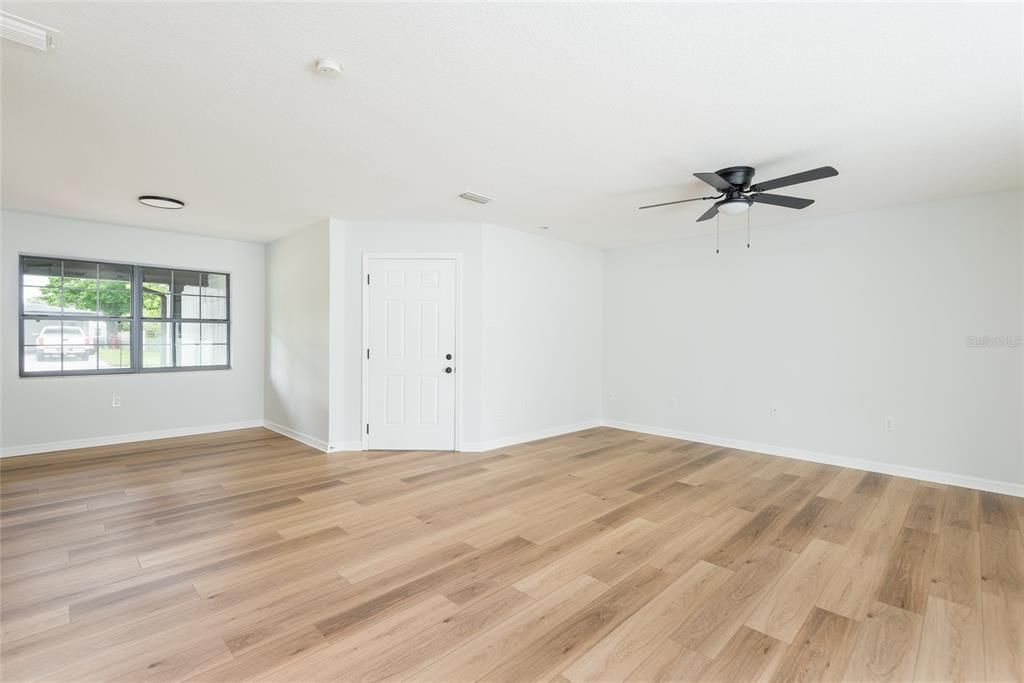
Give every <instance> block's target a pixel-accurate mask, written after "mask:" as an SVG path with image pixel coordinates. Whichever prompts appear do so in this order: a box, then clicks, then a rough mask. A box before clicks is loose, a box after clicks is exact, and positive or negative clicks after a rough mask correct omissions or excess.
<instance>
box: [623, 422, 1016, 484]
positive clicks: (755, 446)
mask: <svg viewBox="0 0 1024 683" xmlns="http://www.w3.org/2000/svg"><path fill="white" fill-rule="evenodd" d="M603 424H604V426H606V427H614V428H616V429H625V430H627V431H630V432H640V433H642V434H652V435H654V436H665V437H668V438H671V439H683V440H685V441H697V442H699V443H706V444H710V445H712V446H722V447H724V448H736V449H739V450H743V451H753V452H755V453H766V454H768V455H780V456H782V457H785V458H793V459H795V460H807V461H809V462H817V463H821V464H823V465H838V466H839V467H848V468H850V469H854V470H865V471H868V472H878V473H879V474H891V475H894V476H897V477H907V478H909V479H920V480H921V481H930V482H933V483H936V484H951V485H953V486H962V487H964V488H969V489H979V490H981V491H991V492H993V493H1005V494H1007V495H1010V496H1020V497H1024V484H1014V483H1011V482H1003V481H996V480H994V479H982V478H981V477H970V476H967V475H963V474H955V473H953V472H940V471H938V470H927V469H922V468H918V467H905V466H903V465H892V464H889V463H884V462H878V461H876V460H862V459H860V458H847V457H844V456H840V455H829V454H826V453H814V452H812V451H804V450H800V449H795V448H786V447H783V446H773V445H770V444H763V443H753V442H751V441H741V440H739V439H729V438H726V437H723V436H714V435H711V434H695V433H693V432H682V431H678V430H675V429H663V428H661V427H651V426H650V425H640V424H633V423H631V422H619V421H618V420H605V421H604V423H603Z"/></svg>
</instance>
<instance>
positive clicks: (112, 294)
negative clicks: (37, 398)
mask: <svg viewBox="0 0 1024 683" xmlns="http://www.w3.org/2000/svg"><path fill="white" fill-rule="evenodd" d="M228 280H229V276H228V275H227V274H225V273H212V272H204V271H194V270H179V269H171V268H154V267H150V266H138V265H127V264H117V263H101V262H95V261H76V260H68V259H59V258H42V257H35V256H23V257H22V258H21V374H22V375H26V376H27V375H69V374H96V373H119V372H152V371H173V370H196V369H214V368H227V367H229V366H230V319H229V309H230V306H229V293H228V292H229V286H228Z"/></svg>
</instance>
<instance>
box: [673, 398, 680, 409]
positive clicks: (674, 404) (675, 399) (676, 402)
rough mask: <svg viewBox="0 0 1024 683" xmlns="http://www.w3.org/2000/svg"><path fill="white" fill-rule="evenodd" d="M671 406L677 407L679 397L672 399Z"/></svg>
mask: <svg viewBox="0 0 1024 683" xmlns="http://www.w3.org/2000/svg"><path fill="white" fill-rule="evenodd" d="M672 407H673V408H678V407H679V399H678V398H674V399H672Z"/></svg>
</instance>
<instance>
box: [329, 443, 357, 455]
mask: <svg viewBox="0 0 1024 683" xmlns="http://www.w3.org/2000/svg"><path fill="white" fill-rule="evenodd" d="M361 450H363V442H362V441H342V442H341V443H339V444H337V445H332V446H328V447H327V452H328V453H341V452H343V451H361Z"/></svg>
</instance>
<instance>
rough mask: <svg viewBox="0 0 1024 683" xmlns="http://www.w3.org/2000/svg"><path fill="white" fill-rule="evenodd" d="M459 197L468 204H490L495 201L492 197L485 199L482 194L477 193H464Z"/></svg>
mask: <svg viewBox="0 0 1024 683" xmlns="http://www.w3.org/2000/svg"><path fill="white" fill-rule="evenodd" d="M459 196H460V197H462V198H463V199H465V200H466V201H468V202H476V203H477V204H489V203H491V202H493V201H494V200H493V199H491V198H490V197H485V196H483V195H482V194H476V193H475V192H463V193H462V194H460V195H459Z"/></svg>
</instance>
